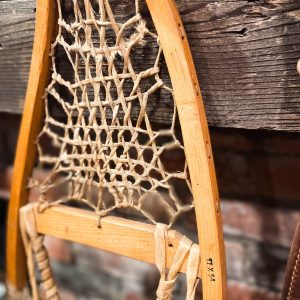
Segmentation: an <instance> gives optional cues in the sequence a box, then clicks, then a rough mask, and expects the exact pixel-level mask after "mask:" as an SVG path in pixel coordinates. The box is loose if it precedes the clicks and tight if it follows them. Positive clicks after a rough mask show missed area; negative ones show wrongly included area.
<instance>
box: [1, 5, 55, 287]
mask: <svg viewBox="0 0 300 300" xmlns="http://www.w3.org/2000/svg"><path fill="white" fill-rule="evenodd" d="M54 3H55V1H53V0H38V1H37V11H36V20H37V22H36V30H35V40H34V47H33V53H32V60H31V68H30V74H29V79H28V87H27V93H26V100H25V106H24V112H23V119H22V123H21V128H20V133H19V140H18V146H17V151H16V157H15V164H14V173H13V180H12V185H11V194H10V201H9V211H8V219H7V220H8V221H7V240H6V245H7V246H6V272H7V283H8V284H9V285H10V286H11V287H12V288H15V289H17V290H21V289H22V288H23V287H24V285H25V283H26V267H25V256H24V250H23V246H22V241H21V236H20V231H19V208H20V207H21V206H22V205H24V204H25V203H26V202H27V201H28V189H27V188H26V185H27V180H28V177H29V176H30V174H31V172H32V168H33V165H34V162H35V144H34V142H35V139H36V136H37V133H38V131H39V129H40V124H41V120H42V117H43V101H42V96H43V94H44V90H45V86H46V84H47V82H48V78H49V72H50V59H49V51H50V44H51V39H52V36H53V33H54V31H55V27H56V26H55V22H56V9H55V5H54Z"/></svg>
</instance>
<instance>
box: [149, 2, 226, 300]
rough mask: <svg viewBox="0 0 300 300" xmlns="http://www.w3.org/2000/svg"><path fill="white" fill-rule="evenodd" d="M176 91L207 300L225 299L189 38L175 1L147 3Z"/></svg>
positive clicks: (211, 174) (210, 167)
mask: <svg viewBox="0 0 300 300" xmlns="http://www.w3.org/2000/svg"><path fill="white" fill-rule="evenodd" d="M146 1H147V3H148V7H149V10H150V13H151V15H152V19H153V21H154V24H155V27H156V29H157V32H158V36H159V38H160V42H161V45H162V48H163V52H164V56H165V59H166V62H167V66H168V70H169V74H170V77H171V81H172V86H173V89H174V96H175V102H176V105H177V109H178V114H179V119H180V125H181V130H182V134H183V140H184V149H185V155H186V159H187V162H188V166H189V172H190V176H191V181H192V190H193V197H194V201H195V209H196V218H197V227H198V236H199V242H200V249H201V271H202V286H203V299H205V300H217V299H225V298H226V266H225V253H224V240H223V231H222V224H221V212H220V205H219V195H218V189H217V183H216V176H215V170H214V163H213V158H212V150H211V145H210V139H209V132H208V126H207V121H206V116H205V111H204V106H203V101H202V98H201V93H200V88H199V84H198V80H197V75H196V71H195V68H194V64H193V60H192V56H191V52H190V49H189V45H188V42H187V37H186V34H185V31H184V28H183V25H182V22H181V19H180V16H179V14H178V11H177V8H176V5H175V2H174V1H173V0H146Z"/></svg>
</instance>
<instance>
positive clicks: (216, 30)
mask: <svg viewBox="0 0 300 300" xmlns="http://www.w3.org/2000/svg"><path fill="white" fill-rule="evenodd" d="M110 2H111V3H112V4H113V9H114V11H116V12H117V13H118V14H119V15H120V16H126V15H129V14H130V12H131V11H132V5H133V3H134V2H133V1H131V0H123V1H122V2H120V1H117V0H110ZM120 3H121V4H120ZM177 4H178V7H179V10H180V13H181V17H182V20H183V23H184V27H185V30H186V32H187V37H188V40H189V44H190V46H191V50H192V54H193V58H194V61H195V65H196V69H197V73H198V77H199V80H200V85H201V90H202V95H203V99H204V103H205V108H206V114H207V118H208V122H209V125H213V126H220V127H234V128H248V129H274V130H286V131H300V105H299V95H300V76H298V75H297V71H296V65H297V60H298V59H299V58H300V39H299V36H300V25H299V24H300V13H299V11H300V2H299V1H298V0H291V1H276V0H266V1H227V0H190V1H185V0H178V1H177ZM34 9H35V1H34V0H22V1H20V0H10V1H0V15H1V18H0V69H1V70H2V72H1V73H0V111H1V112H9V113H19V114H20V113H21V112H22V107H23V100H24V95H25V88H26V81H27V76H28V70H29V64H30V57H31V49H32V41H33V33H34V17H35V13H34ZM141 10H142V13H143V14H144V15H146V16H148V17H149V13H148V11H147V9H146V5H145V1H141ZM146 58H147V55H142V56H141V62H142V63H143V64H144V65H147V59H146ZM61 68H62V69H63V70H65V69H66V65H64V62H63V60H62V62H61ZM168 101H169V99H168V98H164V97H161V100H160V101H158V102H157V103H156V102H153V106H152V107H150V109H151V118H152V120H153V121H156V122H163V123H164V122H168V121H170V118H171V113H172V108H171V106H170V103H168Z"/></svg>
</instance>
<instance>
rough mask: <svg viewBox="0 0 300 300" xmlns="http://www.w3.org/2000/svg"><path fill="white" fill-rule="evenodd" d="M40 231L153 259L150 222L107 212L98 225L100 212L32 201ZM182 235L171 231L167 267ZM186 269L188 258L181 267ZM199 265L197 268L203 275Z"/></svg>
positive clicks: (110, 250) (183, 270)
mask: <svg viewBox="0 0 300 300" xmlns="http://www.w3.org/2000/svg"><path fill="white" fill-rule="evenodd" d="M33 209H34V216H35V220H36V226H37V231H38V232H39V233H42V234H47V235H52V236H55V237H57V238H61V239H64V240H68V241H72V242H76V243H81V244H84V245H87V246H91V247H95V248H98V249H102V250H105V251H109V252H112V253H115V254H119V255H123V256H127V257H130V258H134V259H137V260H140V261H143V262H147V263H152V264H153V263H154V262H155V261H154V251H153V249H154V240H153V235H154V229H155V226H154V225H151V224H144V223H141V222H137V221H132V220H127V219H124V218H119V217H111V216H107V217H105V218H103V219H102V220H101V228H98V227H97V224H98V221H99V219H98V216H97V215H95V213H93V212H89V211H85V210H82V209H78V208H71V207H68V208H67V209H66V207H64V206H53V207H50V208H48V209H46V210H45V211H44V212H38V209H37V207H36V205H33ZM181 238H182V235H181V234H179V233H178V232H176V231H175V230H170V231H168V247H167V267H170V265H171V263H172V261H173V258H174V255H175V252H176V250H177V248H178V244H179V242H180V240H181ZM180 271H181V272H185V271H186V259H185V261H184V263H183V265H182V267H181V269H180ZM200 272H201V271H200V269H199V272H198V276H199V278H200V277H201V273H200Z"/></svg>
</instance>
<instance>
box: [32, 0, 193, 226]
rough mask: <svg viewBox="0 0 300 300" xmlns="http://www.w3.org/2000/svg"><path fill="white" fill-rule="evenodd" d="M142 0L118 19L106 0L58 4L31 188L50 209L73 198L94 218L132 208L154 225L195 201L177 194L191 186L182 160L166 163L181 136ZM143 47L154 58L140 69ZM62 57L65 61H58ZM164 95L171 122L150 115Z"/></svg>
mask: <svg viewBox="0 0 300 300" xmlns="http://www.w3.org/2000/svg"><path fill="white" fill-rule="evenodd" d="M140 5H141V4H140V3H139V2H138V1H135V2H133V4H132V5H131V6H132V8H133V11H132V13H131V15H130V16H129V18H127V19H126V20H124V19H122V18H119V19H117V17H116V15H115V14H114V13H113V11H114V7H113V6H112V5H110V3H109V1H108V0H99V1H91V0H82V1H79V0H78V1H77V0H74V1H63V2H62V3H61V2H60V1H58V9H59V20H58V24H59V29H58V34H57V37H56V39H55V42H54V43H53V45H52V54H51V57H52V70H53V71H52V81H51V83H50V84H49V86H48V88H47V95H46V96H45V120H44V125H43V128H42V130H41V132H40V134H39V136H38V142H37V144H38V152H39V164H40V165H41V166H42V167H44V168H47V169H48V170H50V172H49V174H48V176H47V178H46V179H43V180H38V179H37V178H33V179H31V184H30V185H31V187H35V188H37V189H38V192H39V200H40V202H41V203H44V204H46V205H47V206H49V205H53V204H57V203H67V202H69V201H70V200H73V201H74V200H75V201H78V202H80V203H85V205H87V206H89V207H90V208H91V209H93V210H94V211H95V212H96V213H97V214H98V215H99V216H100V217H101V216H105V215H106V214H108V213H109V212H110V211H113V210H115V209H121V208H123V209H124V208H125V209H127V208H132V209H134V210H135V211H137V212H139V213H140V214H141V215H142V216H144V218H145V219H148V220H149V221H151V222H153V223H156V222H158V221H161V219H160V218H159V216H157V213H156V210H160V211H163V212H164V215H165V216H167V218H165V219H164V221H165V222H166V223H168V224H169V225H172V224H173V223H174V222H175V220H176V219H177V217H178V216H179V215H180V214H181V213H183V212H185V211H188V210H190V209H191V208H193V200H192V197H189V200H188V201H187V200H186V199H185V200H184V201H183V199H182V197H181V196H180V190H181V189H186V190H189V191H190V190H191V185H190V181H189V175H188V169H187V165H186V162H185V158H184V159H183V160H184V163H183V164H178V165H176V167H175V168H174V167H172V168H169V167H168V166H167V165H166V163H165V161H164V158H165V157H168V155H169V156H171V157H176V155H177V154H176V153H179V152H182V153H183V142H182V141H181V138H180V133H178V125H176V124H177V123H178V121H177V112H176V105H175V104H174V100H173V93H172V88H171V86H170V80H169V79H168V78H167V77H168V76H167V75H166V74H165V75H164V76H165V77H166V78H167V79H166V80H163V79H162V76H161V74H160V73H161V66H163V65H164V59H163V53H162V48H161V46H160V43H159V39H158V36H157V34H156V32H155V29H153V26H152V25H151V26H152V29H151V30H150V29H149V28H148V27H147V22H146V20H145V18H144V17H143V16H142V14H141V13H140V7H139V6H140ZM115 9H116V10H117V7H116V8H115ZM119 9H120V8H119ZM147 49H148V50H147ZM149 49H150V50H151V53H153V52H155V55H154V56H153V55H151V57H153V61H152V62H151V66H149V63H148V62H149V61H147V67H145V64H144V63H143V59H144V58H145V57H147V53H148V52H147V51H150V50H149ZM60 56H61V57H64V58H65V59H66V62H65V65H61V64H60V65H59V66H58V63H57V62H58V60H59V57H60ZM67 65H68V66H70V67H71V72H67V71H66V66H67ZM164 73H166V72H164ZM70 74H71V75H70ZM166 82H167V83H166ZM162 96H163V97H169V98H170V101H171V104H172V107H173V113H172V119H171V122H170V124H169V125H168V126H165V125H164V126H158V125H157V124H154V123H153V122H151V109H149V107H153V106H155V103H156V102H157V101H159V99H160V98H161V97H162ZM155 101H156V102H155ZM152 123H153V124H152ZM45 141H46V142H45ZM45 144H47V147H45V146H43V145H45ZM49 145H51V147H50V148H51V149H52V150H51V151H49ZM183 156H184V155H183ZM183 186H184V187H183ZM55 189H57V190H59V193H58V194H59V195H57V194H55V193H54V192H53V190H55ZM53 193H54V194H55V195H56V196H55V197H53ZM50 194H52V196H49V195H50ZM159 215H161V214H159Z"/></svg>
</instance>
